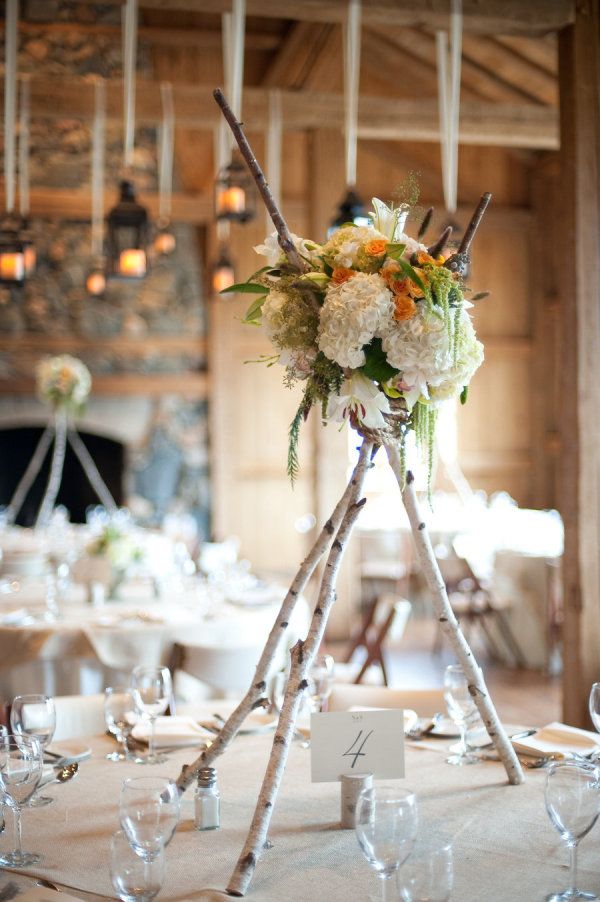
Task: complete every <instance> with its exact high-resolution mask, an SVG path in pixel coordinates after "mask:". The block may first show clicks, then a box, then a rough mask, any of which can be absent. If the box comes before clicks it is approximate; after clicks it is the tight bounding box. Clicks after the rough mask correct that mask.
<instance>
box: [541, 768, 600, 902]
mask: <svg viewBox="0 0 600 902" xmlns="http://www.w3.org/2000/svg"><path fill="white" fill-rule="evenodd" d="M546 810H547V811H548V815H549V817H550V820H551V821H552V825H553V826H554V827H555V829H556V830H557V831H558V833H559V835H560V838H561V840H562V842H563V843H564V844H565V845H566V846H567V848H568V849H569V852H570V858H571V874H570V879H569V888H568V889H567V890H565V891H564V892H558V893H552V894H551V895H549V896H547V897H546V899H547V902H567V900H573V899H589V900H596V899H597V898H598V897H597V896H596V894H595V893H586V892H583V891H582V890H580V889H577V846H578V844H579V842H580V840H581V839H583V837H584V836H586V835H587V834H588V833H589V832H590V830H591V829H592V827H593V826H594V824H595V823H596V821H597V820H598V816H599V815H600V768H598V767H596V766H595V765H594V764H592V763H591V762H587V761H584V760H581V759H580V760H567V761H559V762H557V763H556V764H553V765H552V766H551V768H550V770H549V771H548V776H547V778H546Z"/></svg>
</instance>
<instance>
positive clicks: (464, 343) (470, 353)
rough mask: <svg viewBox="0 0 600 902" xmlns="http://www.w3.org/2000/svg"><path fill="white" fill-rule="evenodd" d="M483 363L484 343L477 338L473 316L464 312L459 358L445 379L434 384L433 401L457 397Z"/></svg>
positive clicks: (461, 323)
mask: <svg viewBox="0 0 600 902" xmlns="http://www.w3.org/2000/svg"><path fill="white" fill-rule="evenodd" d="M482 363H483V345H482V343H481V342H480V341H478V340H477V337H476V335H475V329H474V328H473V323H472V322H471V317H470V316H469V315H468V314H467V313H464V311H463V316H462V318H461V322H460V340H459V345H458V359H457V361H456V364H453V365H452V367H451V368H450V370H448V371H447V372H446V373H445V374H444V378H443V381H442V382H441V383H440V384H439V385H437V386H433V387H432V389H431V392H430V396H431V399H432V401H440V402H441V401H447V400H448V399H449V398H456V397H457V396H458V395H459V394H460V393H461V391H462V390H463V388H464V387H465V385H468V384H469V382H470V381H471V379H472V378H473V375H474V373H475V371H476V370H478V369H479V367H480V366H481V364H482Z"/></svg>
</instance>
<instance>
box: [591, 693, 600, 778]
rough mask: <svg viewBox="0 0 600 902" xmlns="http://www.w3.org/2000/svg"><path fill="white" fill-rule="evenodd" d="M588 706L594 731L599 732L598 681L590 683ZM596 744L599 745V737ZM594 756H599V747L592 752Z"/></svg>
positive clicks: (599, 699) (599, 695)
mask: <svg viewBox="0 0 600 902" xmlns="http://www.w3.org/2000/svg"><path fill="white" fill-rule="evenodd" d="M589 708H590V717H591V718H592V723H593V724H594V727H595V728H596V732H597V733H600V683H593V684H592V688H591V690H590V700H589ZM598 744H599V745H600V739H599V740H598ZM594 758H595V759H596V760H597V759H599V758H600V748H598V749H596V751H595V752H594Z"/></svg>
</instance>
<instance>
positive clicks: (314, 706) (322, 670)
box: [307, 655, 333, 713]
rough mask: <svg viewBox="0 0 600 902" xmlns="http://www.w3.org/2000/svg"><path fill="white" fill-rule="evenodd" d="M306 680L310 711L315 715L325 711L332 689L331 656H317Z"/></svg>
mask: <svg viewBox="0 0 600 902" xmlns="http://www.w3.org/2000/svg"><path fill="white" fill-rule="evenodd" d="M307 679H308V693H309V696H310V707H311V710H312V711H315V712H317V713H318V712H320V711H325V710H326V709H327V702H328V700H329V696H330V695H331V689H332V687H333V658H332V657H331V655H317V657H316V658H315V659H314V661H313V662H312V664H311V666H310V667H309V669H308V674H307Z"/></svg>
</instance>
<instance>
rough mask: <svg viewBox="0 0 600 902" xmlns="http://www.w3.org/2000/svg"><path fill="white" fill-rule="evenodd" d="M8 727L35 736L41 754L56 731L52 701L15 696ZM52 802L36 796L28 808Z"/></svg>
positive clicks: (39, 696)
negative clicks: (40, 748)
mask: <svg viewBox="0 0 600 902" xmlns="http://www.w3.org/2000/svg"><path fill="white" fill-rule="evenodd" d="M10 725H11V727H12V731H13V733H15V734H17V733H18V734H22V735H26V736H35V738H36V739H37V740H38V741H39V743H40V745H41V747H42V752H43V751H44V749H46V748H47V746H49V745H50V743H51V742H52V737H53V736H54V731H55V730H56V709H55V707H54V699H52V698H50V697H49V696H48V695H17V697H16V698H15V699H14V700H13V703H12V709H11V712H10ZM53 801H54V799H52V798H50V796H38V795H36V796H34V797H33V798H32V799H31V800H30V802H29V807H30V808H39V807H40V806H42V805H49V804H50V803H51V802H53Z"/></svg>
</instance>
